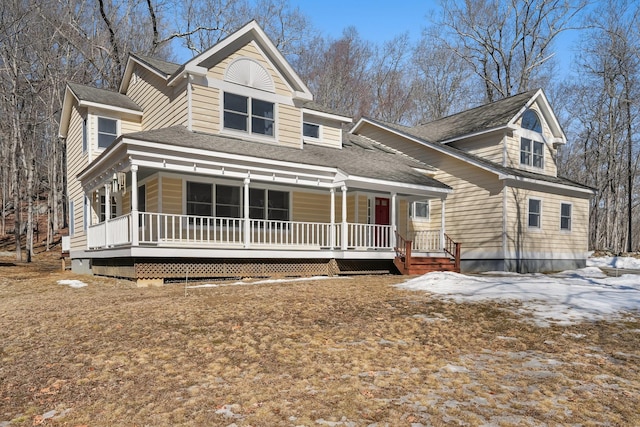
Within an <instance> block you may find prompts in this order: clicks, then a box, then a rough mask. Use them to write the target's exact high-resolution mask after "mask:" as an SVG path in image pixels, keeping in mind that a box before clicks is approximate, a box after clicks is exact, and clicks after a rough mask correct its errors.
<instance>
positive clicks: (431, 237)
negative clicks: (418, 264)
mask: <svg viewBox="0 0 640 427" xmlns="http://www.w3.org/2000/svg"><path fill="white" fill-rule="evenodd" d="M408 240H411V242H412V245H411V249H412V250H413V251H414V252H440V251H442V250H443V248H444V243H443V242H442V233H441V232H440V230H421V231H414V232H412V233H410V234H409V236H408Z"/></svg>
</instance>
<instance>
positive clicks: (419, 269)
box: [393, 256, 460, 275]
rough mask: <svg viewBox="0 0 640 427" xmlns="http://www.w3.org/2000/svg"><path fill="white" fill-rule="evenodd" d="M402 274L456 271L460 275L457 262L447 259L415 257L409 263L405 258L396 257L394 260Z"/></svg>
mask: <svg viewBox="0 0 640 427" xmlns="http://www.w3.org/2000/svg"><path fill="white" fill-rule="evenodd" d="M393 264H394V265H395V266H396V268H397V269H398V271H399V272H400V274H406V275H419V274H425V273H431V272H433V271H454V272H457V273H459V272H460V269H459V268H457V266H456V262H455V260H452V259H450V258H447V257H415V256H412V257H410V259H409V262H408V263H407V262H406V258H405V257H396V258H395V259H394V260H393Z"/></svg>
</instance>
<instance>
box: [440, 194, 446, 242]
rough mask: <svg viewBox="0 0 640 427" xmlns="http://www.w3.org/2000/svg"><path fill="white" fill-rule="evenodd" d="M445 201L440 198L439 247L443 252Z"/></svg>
mask: <svg viewBox="0 0 640 427" xmlns="http://www.w3.org/2000/svg"><path fill="white" fill-rule="evenodd" d="M445 211H446V209H445V199H444V197H442V198H440V247H441V248H442V249H443V250H444V214H445Z"/></svg>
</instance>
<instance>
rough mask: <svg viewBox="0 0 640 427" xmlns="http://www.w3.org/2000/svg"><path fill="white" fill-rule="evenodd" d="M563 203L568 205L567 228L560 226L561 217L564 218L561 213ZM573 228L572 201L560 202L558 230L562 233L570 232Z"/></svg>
mask: <svg viewBox="0 0 640 427" xmlns="http://www.w3.org/2000/svg"><path fill="white" fill-rule="evenodd" d="M563 205H567V206H569V227H568V228H563V227H562V218H566V217H564V216H563V215H562V206H563ZM572 229H573V203H571V202H560V231H561V232H563V233H570V232H571V230H572Z"/></svg>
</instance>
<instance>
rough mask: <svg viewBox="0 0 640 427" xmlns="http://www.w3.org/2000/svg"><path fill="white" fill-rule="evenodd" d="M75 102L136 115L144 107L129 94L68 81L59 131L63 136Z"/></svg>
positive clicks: (139, 114)
mask: <svg viewBox="0 0 640 427" xmlns="http://www.w3.org/2000/svg"><path fill="white" fill-rule="evenodd" d="M74 102H77V103H78V105H79V106H80V107H96V108H102V109H105V110H112V111H118V112H120V113H126V114H132V115H136V116H141V115H142V108H140V106H139V105H138V104H136V103H135V102H133V100H131V98H129V97H128V96H127V95H123V94H121V93H118V92H113V91H110V90H106V89H98V88H95V87H91V86H85V85H81V84H77V83H67V87H66V89H65V94H64V101H63V104H62V116H61V118H60V131H59V134H60V136H61V137H63V138H64V137H66V136H67V131H68V126H69V120H70V115H71V108H72V106H73V103H74Z"/></svg>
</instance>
